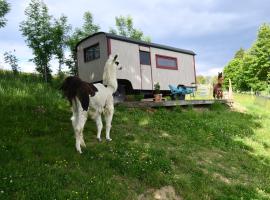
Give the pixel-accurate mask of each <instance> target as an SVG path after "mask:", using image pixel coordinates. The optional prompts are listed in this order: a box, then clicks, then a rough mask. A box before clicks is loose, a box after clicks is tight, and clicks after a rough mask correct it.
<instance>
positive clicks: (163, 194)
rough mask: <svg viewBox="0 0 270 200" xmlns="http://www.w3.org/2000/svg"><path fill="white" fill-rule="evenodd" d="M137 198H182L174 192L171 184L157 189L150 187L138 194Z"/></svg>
mask: <svg viewBox="0 0 270 200" xmlns="http://www.w3.org/2000/svg"><path fill="white" fill-rule="evenodd" d="M138 200H183V198H182V197H180V196H178V195H177V194H176V193H175V190H174V188H173V187H172V186H165V187H162V188H160V189H158V190H154V189H150V190H148V191H146V192H145V193H144V194H141V195H139V196H138Z"/></svg>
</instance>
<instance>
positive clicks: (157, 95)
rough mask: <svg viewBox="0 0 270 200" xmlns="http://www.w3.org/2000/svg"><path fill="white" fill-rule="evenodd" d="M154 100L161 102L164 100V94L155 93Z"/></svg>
mask: <svg viewBox="0 0 270 200" xmlns="http://www.w3.org/2000/svg"><path fill="white" fill-rule="evenodd" d="M154 101H155V102H161V101H162V94H154Z"/></svg>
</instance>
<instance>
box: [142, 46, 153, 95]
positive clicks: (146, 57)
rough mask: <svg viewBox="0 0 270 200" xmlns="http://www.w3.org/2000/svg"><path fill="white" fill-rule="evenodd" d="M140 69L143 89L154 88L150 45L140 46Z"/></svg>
mask: <svg viewBox="0 0 270 200" xmlns="http://www.w3.org/2000/svg"><path fill="white" fill-rule="evenodd" d="M139 51H140V52H139V54H140V70H141V88H142V90H153V78H152V66H151V51H150V47H145V46H140V49H139Z"/></svg>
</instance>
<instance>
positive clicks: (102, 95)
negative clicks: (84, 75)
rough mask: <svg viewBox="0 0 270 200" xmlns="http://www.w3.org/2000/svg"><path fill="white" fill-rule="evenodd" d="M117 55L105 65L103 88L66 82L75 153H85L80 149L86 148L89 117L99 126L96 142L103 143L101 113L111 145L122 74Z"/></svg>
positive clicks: (80, 82) (63, 88)
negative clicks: (85, 140) (119, 73)
mask: <svg viewBox="0 0 270 200" xmlns="http://www.w3.org/2000/svg"><path fill="white" fill-rule="evenodd" d="M117 57H118V56H117V55H115V56H114V57H112V56H110V57H109V58H108V60H107V62H106V64H105V67H104V73H103V84H101V83H96V84H91V83H87V82H84V81H82V80H81V79H79V78H78V77H68V78H66V79H65V81H64V83H63V85H62V87H61V89H62V91H63V93H64V96H66V97H67V99H68V100H69V101H70V103H71V105H72V113H73V114H72V117H71V121H72V126H73V129H74V132H75V138H76V145H75V146H76V150H77V151H78V152H79V153H82V150H81V146H82V147H86V145H85V142H84V139H83V129H84V125H85V122H86V120H87V117H88V115H90V116H91V118H92V119H93V120H95V122H96V126H97V139H98V141H101V131H102V128H103V124H102V118H101V115H102V113H103V114H104V117H105V122H106V140H107V141H111V140H112V139H111V137H110V130H111V123H112V119H113V114H114V102H113V93H114V92H116V90H117V87H118V85H117V79H116V71H117V69H119V70H121V67H118V66H119V62H118V61H117Z"/></svg>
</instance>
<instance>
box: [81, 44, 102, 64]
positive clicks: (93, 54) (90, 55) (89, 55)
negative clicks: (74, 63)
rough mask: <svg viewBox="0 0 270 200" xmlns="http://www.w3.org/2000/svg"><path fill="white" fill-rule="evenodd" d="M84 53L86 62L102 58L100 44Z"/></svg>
mask: <svg viewBox="0 0 270 200" xmlns="http://www.w3.org/2000/svg"><path fill="white" fill-rule="evenodd" d="M83 51H84V62H89V61H92V60H96V59H98V58H100V48H99V43H97V44H94V45H92V46H90V47H87V48H85V49H84V50H83Z"/></svg>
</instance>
